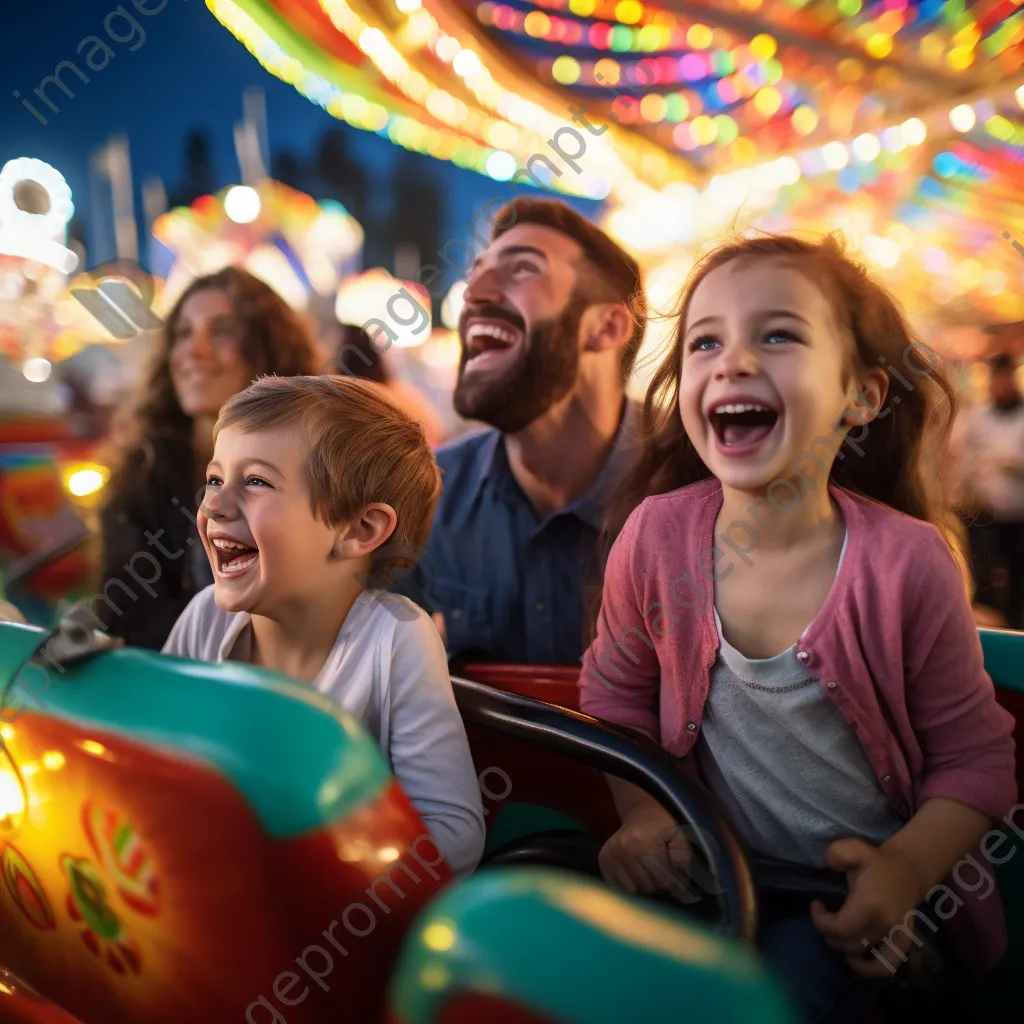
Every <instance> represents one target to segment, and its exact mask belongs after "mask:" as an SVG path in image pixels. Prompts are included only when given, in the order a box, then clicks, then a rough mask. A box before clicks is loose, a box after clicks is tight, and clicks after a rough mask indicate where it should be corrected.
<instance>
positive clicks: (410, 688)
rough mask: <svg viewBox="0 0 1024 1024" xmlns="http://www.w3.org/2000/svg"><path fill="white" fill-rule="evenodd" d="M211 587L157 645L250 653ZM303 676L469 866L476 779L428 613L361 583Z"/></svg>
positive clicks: (224, 655) (209, 656)
mask: <svg viewBox="0 0 1024 1024" xmlns="http://www.w3.org/2000/svg"><path fill="white" fill-rule="evenodd" d="M213 592H214V588H213V586H212V585H211V586H209V587H207V588H206V589H205V590H202V591H200V592H199V593H198V594H196V596H195V597H194V598H192V600H191V601H190V602H189V604H188V606H187V607H186V608H185V610H184V611H183V612H182V613H181V617H180V618H179V619H178V621H177V622H176V623H175V624H174V628H173V629H172V630H171V634H170V636H169V637H168V638H167V642H166V643H165V644H164V647H163V653H164V654H173V655H177V656H179V657H183V658H194V659H196V660H197V661H206V662H222V661H242V662H248V661H249V660H250V650H251V641H252V627H251V624H250V616H249V614H248V612H225V611H222V610H221V609H220V608H218V607H217V605H216V603H215V602H214V599H213ZM312 685H313V687H314V689H316V690H317V691H319V692H320V693H322V694H323V695H324V696H325V697H328V698H329V699H330V700H333V701H334V702H335V703H337V704H340V705H341V706H342V707H343V708H345V710H346V711H348V712H349V713H350V714H351V715H352V716H353V717H354V718H356V719H357V720H358V721H359V722H361V723H362V724H363V725H364V726H365V727H366V729H367V730H368V731H369V732H370V734H371V735H372V736H374V737H375V738H376V739H377V740H378V742H379V743H380V748H381V750H382V751H383V752H384V755H385V757H386V758H387V759H388V762H389V763H390V765H391V769H392V771H393V772H394V774H395V777H396V778H397V779H398V782H399V784H400V785H401V786H402V789H403V790H404V791H405V794H406V795H407V796H408V797H409V799H410V800H411V801H412V803H413V806H415V808H416V810H417V811H418V812H419V814H420V817H421V818H422V819H423V822H424V824H425V825H426V826H427V828H429V829H430V833H431V835H432V836H433V837H434V839H435V840H436V841H437V844H438V846H439V847H440V849H441V852H442V853H443V854H444V858H445V861H446V863H447V864H448V867H449V868H450V869H451V871H452V872H453V873H455V874H461V873H463V872H467V871H471V870H472V869H473V868H475V867H476V865H477V863H478V862H479V860H480V857H481V854H482V853H483V847H484V818H483V804H482V802H481V798H480V787H479V783H478V781H477V778H476V772H475V770H474V768H473V759H472V757H471V755H470V752H469V742H468V740H467V739H466V729H465V726H464V725H463V724H462V718H461V717H460V715H459V710H458V708H457V707H456V705H455V697H454V695H453V693H452V684H451V678H450V677H449V674H448V661H447V658H446V655H445V650H444V644H443V643H442V641H441V638H440V636H439V635H438V633H437V630H436V629H435V628H434V624H433V623H432V622H431V621H430V618H429V617H428V616H427V614H426V613H425V612H424V611H423V610H422V609H421V608H419V607H417V606H416V605H415V604H413V603H412V602H411V601H409V600H408V599H407V598H404V597H399V596H398V595H396V594H390V593H386V592H383V591H378V590H367V591H364V592H363V593H362V594H360V595H359V597H358V598H357V599H356V601H355V603H354V604H353V605H352V608H351V610H350V611H349V613H348V615H347V616H346V618H345V622H344V624H343V625H342V627H341V629H340V630H339V632H338V639H337V640H336V641H335V644H334V647H333V649H332V650H331V653H330V654H329V655H328V657H327V661H326V662H324V667H323V668H322V669H321V670H320V673H319V674H318V675H317V677H316V679H315V680H314V681H313V684H312Z"/></svg>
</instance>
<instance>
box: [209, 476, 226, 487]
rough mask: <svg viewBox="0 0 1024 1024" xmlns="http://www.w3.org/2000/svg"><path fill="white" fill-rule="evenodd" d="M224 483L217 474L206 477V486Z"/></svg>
mask: <svg viewBox="0 0 1024 1024" xmlns="http://www.w3.org/2000/svg"><path fill="white" fill-rule="evenodd" d="M223 483H224V481H223V480H221V478H220V477H219V476H208V477H207V478H206V486H207V487H220V486H221V485H222V484H223Z"/></svg>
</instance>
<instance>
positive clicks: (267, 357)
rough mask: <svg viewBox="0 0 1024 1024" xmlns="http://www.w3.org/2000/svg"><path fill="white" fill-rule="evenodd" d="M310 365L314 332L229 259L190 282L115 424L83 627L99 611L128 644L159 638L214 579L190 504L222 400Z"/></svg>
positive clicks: (202, 477) (313, 367)
mask: <svg viewBox="0 0 1024 1024" xmlns="http://www.w3.org/2000/svg"><path fill="white" fill-rule="evenodd" d="M317 372H318V367H317V351H316V346H315V344H314V342H313V339H312V337H311V335H310V334H309V332H308V331H307V329H306V327H305V326H304V325H303V323H302V321H301V320H300V319H299V318H298V316H297V315H296V314H295V313H294V312H293V311H292V309H291V308H290V307H289V306H288V305H287V304H286V303H285V301H284V300H283V299H281V298H280V297H279V296H278V295H277V293H276V292H274V291H273V290H272V289H271V288H269V287H268V286H267V285H266V284H264V283H263V282H262V281H260V280H259V279H257V278H255V277H253V276H252V275H251V274H248V273H246V272H245V271H244V270H239V269H237V268H235V267H228V268H225V269H224V270H220V271H218V272H217V273H216V274H211V275H209V276H207V277H201V278H198V279H197V280H195V281H193V282H192V284H191V285H189V287H188V289H187V290H186V291H185V292H184V294H183V295H182V296H181V298H180V299H179V300H178V302H177V304H176V305H175V307H174V309H173V310H172V311H171V314H170V316H169V317H168V319H167V322H166V323H165V324H164V330H163V339H162V344H161V346H160V350H159V352H158V353H157V356H156V362H155V363H154V365H153V368H152V370H151V371H150V374H149V378H148V380H146V381H145V383H144V384H143V385H142V387H141V388H140V391H139V394H138V395H137V397H136V400H135V402H134V403H132V404H131V406H130V407H129V409H128V412H127V415H125V416H124V417H123V419H121V420H119V421H118V422H117V424H116V425H115V428H114V432H113V437H112V443H113V445H114V447H115V452H114V454H113V457H112V460H111V470H112V472H111V478H110V482H109V484H108V485H107V494H108V498H107V503H106V506H105V508H104V510H103V513H102V518H101V533H102V545H103V556H102V575H101V577H100V591H99V592H98V593H97V595H96V596H95V597H93V598H92V600H91V603H90V610H91V615H89V616H88V618H89V625H91V626H93V627H97V625H98V624H97V622H96V619H97V618H99V619H100V620H101V623H102V626H103V628H105V629H106V631H107V632H109V633H111V634H113V635H114V636H119V637H122V638H123V639H124V640H125V642H126V643H128V644H130V645H132V646H136V647H150V648H155V649H159V648H160V647H161V646H162V645H163V643H164V641H165V640H166V639H167V635H168V633H170V630H171V626H173V625H174V623H175V621H176V620H177V618H178V616H179V615H180V614H181V612H182V611H183V610H184V608H185V605H186V604H188V602H189V600H190V599H191V598H192V597H193V595H195V594H196V593H197V592H198V591H199V590H201V589H202V588H203V587H204V586H206V585H207V584H209V583H212V582H213V577H212V575H211V573H210V567H209V563H208V562H207V560H206V556H205V554H204V553H203V547H202V544H200V543H199V540H198V535H197V533H196V527H195V512H196V508H197V505H198V498H199V496H200V491H201V489H202V487H203V486H204V485H205V482H206V465H207V463H208V462H209V460H210V457H211V456H212V454H213V425H214V422H215V421H216V419H217V415H218V413H219V412H220V409H221V406H222V405H224V403H225V402H227V400H228V399H229V398H231V397H232V396H233V395H235V394H237V393H238V392H239V391H241V390H242V389H243V388H245V387H247V386H248V385H249V383H250V382H251V381H252V380H253V379H254V378H255V377H258V376H260V375H262V374H277V375H278V376H296V375H300V374H316V373H317ZM81 614H82V613H81V612H80V613H79V616H76V617H80V615H81Z"/></svg>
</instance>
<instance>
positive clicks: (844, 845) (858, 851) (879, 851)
mask: <svg viewBox="0 0 1024 1024" xmlns="http://www.w3.org/2000/svg"><path fill="white" fill-rule="evenodd" d="M827 859H828V866H829V867H830V868H832V869H833V870H834V871H845V872H846V875H847V878H848V879H849V883H850V894H849V896H847V897H846V902H845V903H844V904H843V905H842V906H841V907H840V908H839V910H838V911H837V912H835V913H831V912H830V911H828V910H826V909H825V905H824V904H823V903H821V902H820V901H819V900H815V901H814V902H813V903H812V904H811V920H812V921H813V922H814V927H815V928H817V929H818V931H819V932H821V934H822V935H824V936H825V938H826V940H827V942H828V944H829V945H830V946H831V947H832V948H833V949H836V950H838V951H839V952H840V953H843V954H845V956H846V961H847V963H848V964H849V965H850V968H851V970H853V971H854V972H855V973H856V974H859V975H861V976H862V977H865V978H889V977H892V975H893V974H895V973H896V971H897V970H899V968H900V967H902V966H903V963H904V961H903V959H901V957H900V955H899V953H902V954H903V956H906V955H907V949H908V948H909V947H910V943H911V941H912V940H911V935H912V933H913V928H914V919H913V918H911V919H910V920H909V921H908V920H907V915H908V914H909V913H910V911H912V910H914V909H916V908H917V906H918V904H920V902H921V901H922V900H923V899H924V895H925V894H924V892H923V891H922V889H921V884H920V881H919V879H918V875H917V872H916V870H915V868H914V864H913V862H912V861H911V859H910V857H908V856H907V854H906V853H904V852H903V851H902V850H901V849H899V848H898V847H895V846H891V845H888V844H886V845H883V846H871V845H870V844H868V843H865V842H862V841H861V840H860V839H840V840H838V841H836V842H834V843H832V844H831V845H830V846H829V848H828V855H827ZM897 927H898V928H899V931H897V932H896V934H895V935H892V930H893V929H894V928H897ZM886 939H888V940H889V941H888V942H884V943H883V940H886ZM865 940H867V941H866V942H865ZM880 943H881V945H879V944H880ZM876 945H877V946H878V949H877V950H876V951H875V953H871V954H870V955H869V954H868V951H869V950H870V949H871V947H872V946H876ZM893 947H895V948H896V949H897V950H899V953H896V952H894V949H893ZM876 953H877V956H876ZM878 957H881V958H882V959H883V960H884V961H885V963H881V962H880V961H879V959H878ZM886 964H889V966H890V967H891V968H892V970H890V969H889V967H887V966H886Z"/></svg>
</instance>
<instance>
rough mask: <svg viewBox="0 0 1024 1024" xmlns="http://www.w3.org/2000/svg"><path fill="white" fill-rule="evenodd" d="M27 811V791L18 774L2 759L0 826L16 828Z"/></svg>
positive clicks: (0, 763) (0, 762)
mask: <svg viewBox="0 0 1024 1024" xmlns="http://www.w3.org/2000/svg"><path fill="white" fill-rule="evenodd" d="M24 813H25V791H24V790H23V789H22V788H21V782H19V780H18V778H17V776H16V775H15V774H14V772H13V771H11V769H10V768H9V767H7V765H6V764H5V762H4V761H0V828H14V827H15V826H16V825H17V824H18V819H19V818H20V817H21V816H22V815H23V814H24Z"/></svg>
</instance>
